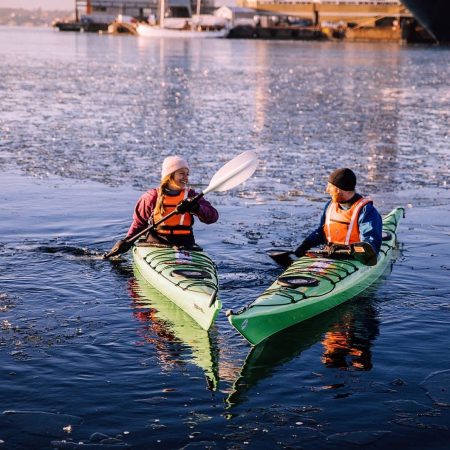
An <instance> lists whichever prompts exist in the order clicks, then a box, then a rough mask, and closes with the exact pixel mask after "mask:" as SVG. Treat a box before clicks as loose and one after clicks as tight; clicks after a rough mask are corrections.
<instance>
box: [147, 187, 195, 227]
mask: <svg viewBox="0 0 450 450" xmlns="http://www.w3.org/2000/svg"><path fill="white" fill-rule="evenodd" d="M188 192H189V188H185V189H184V190H182V191H180V193H179V194H178V195H164V200H163V204H162V206H163V209H164V215H162V214H161V213H160V212H158V213H154V214H153V223H156V222H158V221H159V220H161V219H162V218H163V217H164V216H166V215H167V214H169V213H171V212H172V211H173V210H174V209H175V208H176V207H177V205H178V203H180V202H182V201H183V200H184V199H186V198H187V197H188ZM193 223H194V219H193V217H192V214H189V213H184V214H174V215H173V216H172V217H169V218H168V219H167V220H166V221H165V222H163V223H162V224H161V225H158V227H157V228H156V232H157V233H158V234H165V235H167V234H177V235H180V234H192V224H193Z"/></svg>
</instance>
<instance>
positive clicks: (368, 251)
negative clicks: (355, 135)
mask: <svg viewBox="0 0 450 450" xmlns="http://www.w3.org/2000/svg"><path fill="white" fill-rule="evenodd" d="M355 187H356V175H355V174H354V172H353V171H352V170H351V169H348V168H340V169H336V170H335V171H334V172H332V173H331V174H330V176H329V178H328V184H327V188H326V192H327V194H329V195H330V197H331V200H330V201H328V203H327V204H326V205H325V209H324V211H323V214H322V217H321V219H320V224H319V227H318V228H316V229H315V230H314V231H313V232H312V233H311V234H310V235H309V236H308V237H307V238H306V239H305V240H304V241H303V242H302V243H301V244H300V245H299V246H298V247H297V249H296V250H295V254H296V256H298V257H301V256H304V254H305V253H306V251H308V250H309V249H310V248H312V247H315V246H317V245H322V244H327V248H328V251H329V253H330V256H332V255H333V253H334V252H336V251H337V250H341V251H342V250H345V249H348V251H349V254H350V253H353V252H354V249H355V247H352V245H354V244H360V243H366V245H362V246H360V248H361V251H362V252H363V253H364V256H363V259H365V260H366V261H367V263H368V264H369V265H372V264H374V263H375V262H376V255H377V254H378V252H379V251H380V247H381V241H382V227H383V223H382V219H381V216H380V214H379V213H378V211H377V210H376V209H375V207H374V206H373V202H372V201H371V200H370V199H368V198H365V197H363V196H361V195H360V194H357V193H356V191H355ZM367 244H368V245H367ZM355 251H356V250H355ZM361 256H362V255H361Z"/></svg>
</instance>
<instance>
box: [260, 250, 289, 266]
mask: <svg viewBox="0 0 450 450" xmlns="http://www.w3.org/2000/svg"><path fill="white" fill-rule="evenodd" d="M266 253H267V255H268V256H270V257H271V258H272V259H273V260H274V261H275V262H276V263H277V264H279V265H280V266H282V267H289V266H290V265H291V264H292V263H293V262H294V260H293V259H292V258H291V255H293V254H294V252H292V251H291V250H284V249H283V250H282V249H275V248H270V249H268V250H266Z"/></svg>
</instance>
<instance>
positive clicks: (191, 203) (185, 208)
mask: <svg viewBox="0 0 450 450" xmlns="http://www.w3.org/2000/svg"><path fill="white" fill-rule="evenodd" d="M199 209H200V205H199V204H198V201H196V200H194V199H193V198H186V199H184V200H183V201H182V202H180V203H178V205H177V212H178V214H184V213H187V212H192V213H196V212H198V210H199Z"/></svg>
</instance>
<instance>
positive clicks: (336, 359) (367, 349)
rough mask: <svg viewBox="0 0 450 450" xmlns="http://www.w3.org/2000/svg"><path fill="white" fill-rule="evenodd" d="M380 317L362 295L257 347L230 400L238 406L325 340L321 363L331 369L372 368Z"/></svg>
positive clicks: (232, 404) (229, 402)
mask: <svg viewBox="0 0 450 450" xmlns="http://www.w3.org/2000/svg"><path fill="white" fill-rule="evenodd" d="M378 328H379V320H378V317H377V312H376V309H375V308H374V307H373V306H372V303H371V302H370V301H368V300H364V298H359V299H357V300H354V301H352V302H350V303H349V304H346V305H342V306H341V307H339V308H337V309H335V310H332V311H329V312H327V313H325V314H322V315H320V316H318V317H315V318H313V319H310V320H307V321H305V322H303V323H301V324H298V325H295V326H293V327H291V328H288V329H286V330H284V331H282V332H280V333H277V334H276V335H274V336H272V337H270V338H268V339H266V340H265V341H263V342H262V343H261V344H259V345H257V346H256V347H253V348H252V349H251V350H250V352H249V354H248V356H247V358H246V360H245V362H244V365H243V367H242V370H241V373H240V375H239V378H238V379H237V380H236V381H235V382H234V384H233V387H232V392H231V393H230V394H229V396H228V398H227V400H226V403H227V404H228V406H230V407H231V406H235V405H237V404H239V403H242V402H243V401H245V399H246V398H247V396H248V395H249V392H250V391H251V390H253V389H254V387H255V386H256V385H257V384H258V383H259V382H260V381H261V380H263V379H265V378H270V377H272V376H273V373H274V371H275V370H278V368H279V366H282V365H284V364H286V363H288V362H289V361H291V360H293V359H294V358H298V357H299V356H300V355H301V353H302V352H303V351H305V350H307V349H308V348H310V347H312V346H314V345H315V344H317V343H318V342H320V343H321V345H322V347H323V349H322V352H321V353H322V354H321V358H320V359H321V362H322V363H323V364H324V365H325V367H327V368H334V369H341V370H364V371H368V370H371V368H372V353H371V347H372V344H373V342H374V340H375V339H376V337H377V335H378Z"/></svg>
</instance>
